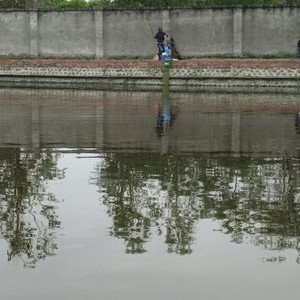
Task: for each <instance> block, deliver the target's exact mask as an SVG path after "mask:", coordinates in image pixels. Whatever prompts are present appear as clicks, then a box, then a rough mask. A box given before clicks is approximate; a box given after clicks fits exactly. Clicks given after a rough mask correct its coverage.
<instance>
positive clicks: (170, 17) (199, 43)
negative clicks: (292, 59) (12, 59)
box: [0, 6, 300, 58]
mask: <svg viewBox="0 0 300 300" xmlns="http://www.w3.org/2000/svg"><path fill="white" fill-rule="evenodd" d="M158 27H163V29H164V30H165V31H166V32H167V33H168V34H169V35H170V36H172V37H174V38H175V40H176V42H177V46H178V49H179V51H180V52H181V54H182V55H183V56H185V57H200V56H209V55H232V54H234V55H242V54H247V55H258V56H259V55H295V53H296V43H297V40H298V39H299V37H300V7H297V6H294V7H277V8H275V7H272V8H262V7H256V8H255V7H252V8H249V7H248V8H240V7H236V8H203V9H181V10H179V9H171V10H132V11H129V10H127V11H114V10H112V11H108V10H104V11H102V10H97V11H94V10H84V11H79V10H78V11H76V10H75V11H74V10H73V11H72V10H63V11H46V10H32V11H3V10H2V11H0V56H33V57H70V58H72V57H75V58H76V57H86V58H93V57H97V58H102V57H151V56H153V55H154V54H155V52H156V44H155V41H154V39H153V34H155V32H156V30H157V28H158Z"/></svg>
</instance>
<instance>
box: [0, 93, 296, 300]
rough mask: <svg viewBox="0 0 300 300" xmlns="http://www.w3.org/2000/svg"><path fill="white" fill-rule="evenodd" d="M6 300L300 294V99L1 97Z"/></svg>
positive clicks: (1, 245)
mask: <svg viewBox="0 0 300 300" xmlns="http://www.w3.org/2000/svg"><path fill="white" fill-rule="evenodd" d="M0 107H1V110H0V177H1V181H0V225H1V226H0V258H1V259H0V279H1V280H0V290H1V293H0V295H1V299H4V300H11V299H12V300H13V299H21V298H22V299H23V300H27V299H28V300H29V299H30V300H38V299H39V300H40V299H43V300H48V299H49V300H50V299H64V300H69V299H70V300H79V299H80V300H81V299H88V300H94V299H105V300H107V299H114V300H115V299H130V300H134V299H143V300H144V299H145V300H146V299H149V300H150V299H151V300H152V299H172V300H175V299H178V300H179V299H180V300H182V299H184V298H185V299H206V300H210V299H212V300H215V299H224V300H225V299H230V300H233V299H243V300H244V299H249V300H250V299H251V300H253V299H272V300H275V299H280V300H282V299H289V300H294V299H295V300H296V299H298V297H299V293H300V287H299V282H298V281H299V280H298V279H299V276H300V98H299V93H297V92H293V93H289V92H280V91H279V92H278V91H276V92H271V91H264V92H262V91H260V92H255V91H250V92H249V91H231V92H230V91H226V90H224V91H218V92H217V91H214V92H212V91H201V92H200V91H198V92H189V93H184V92H169V91H166V90H165V91H163V92H138V91H80V90H77V91H74V90H31V89H15V90H13V89H1V90H0Z"/></svg>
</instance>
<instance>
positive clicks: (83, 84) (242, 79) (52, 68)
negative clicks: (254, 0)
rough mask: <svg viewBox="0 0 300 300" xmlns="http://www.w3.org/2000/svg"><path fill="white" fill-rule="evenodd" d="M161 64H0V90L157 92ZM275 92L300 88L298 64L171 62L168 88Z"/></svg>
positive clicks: (276, 61) (288, 61) (284, 61)
mask: <svg viewBox="0 0 300 300" xmlns="http://www.w3.org/2000/svg"><path fill="white" fill-rule="evenodd" d="M162 68H163V66H162V62H161V61H154V60H144V59H143V60H58V59H43V60H41V59H39V60H33V59H26V60H20V59H18V60H9V59H3V60H0V87H17V88H24V87H30V88H76V89H123V88H129V89H143V90H145V89H160V88H161V85H162V76H163V73H162ZM201 87H255V88H256V87H279V88H281V87H282V88H284V87H286V88H293V89H296V90H298V89H300V60H297V59H190V60H178V61H172V64H171V68H170V89H174V90H175V89H197V88H201Z"/></svg>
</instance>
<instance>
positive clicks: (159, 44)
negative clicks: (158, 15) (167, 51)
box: [154, 27, 168, 60]
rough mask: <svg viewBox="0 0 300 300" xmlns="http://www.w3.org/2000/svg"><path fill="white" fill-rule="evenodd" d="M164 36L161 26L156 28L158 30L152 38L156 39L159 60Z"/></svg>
mask: <svg viewBox="0 0 300 300" xmlns="http://www.w3.org/2000/svg"><path fill="white" fill-rule="evenodd" d="M165 36H168V35H167V34H166V33H165V32H163V30H162V28H161V27H159V28H158V32H157V33H156V35H155V37H154V39H155V40H157V47H158V59H159V60H161V55H162V53H163V52H164V48H165V45H164V41H165Z"/></svg>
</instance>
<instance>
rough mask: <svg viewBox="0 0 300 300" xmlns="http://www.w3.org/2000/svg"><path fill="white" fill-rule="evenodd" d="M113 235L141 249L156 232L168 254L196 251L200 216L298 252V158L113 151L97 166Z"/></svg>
mask: <svg viewBox="0 0 300 300" xmlns="http://www.w3.org/2000/svg"><path fill="white" fill-rule="evenodd" d="M97 172H98V173H99V174H101V177H100V176H98V182H97V184H98V186H99V187H100V189H101V191H102V195H103V198H104V204H105V205H107V207H108V213H109V215H110V216H111V217H112V218H113V226H112V228H111V234H112V235H113V236H116V237H119V238H123V239H124V240H125V241H126V244H127V252H130V253H136V252H143V251H145V250H144V247H145V243H146V242H147V239H149V236H150V235H151V233H153V229H156V232H158V233H159V234H164V235H165V242H166V244H167V245H168V252H175V253H179V254H187V253H190V252H191V245H192V242H193V232H194V230H195V225H196V222H197V220H199V219H200V218H213V219H215V220H219V222H220V224H221V228H222V231H223V232H224V233H227V234H230V235H231V236H232V240H233V241H234V242H237V243H241V242H243V241H245V240H247V241H250V242H252V243H254V244H256V245H261V246H263V247H265V248H268V249H277V250H282V249H288V248H294V249H297V250H299V251H300V249H299V245H300V219H299V212H300V207H299V205H300V204H299V200H300V179H299V175H300V169H299V161H297V160H293V159H280V160H267V159H265V160H255V159H252V158H249V159H248V158H243V159H234V158H232V159H229V158H203V157H188V156H185V157H184V156H172V155H159V154H151V155H149V154H122V153H110V154H107V155H106V157H105V159H104V162H103V163H102V164H101V165H99V170H98V171H97Z"/></svg>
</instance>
